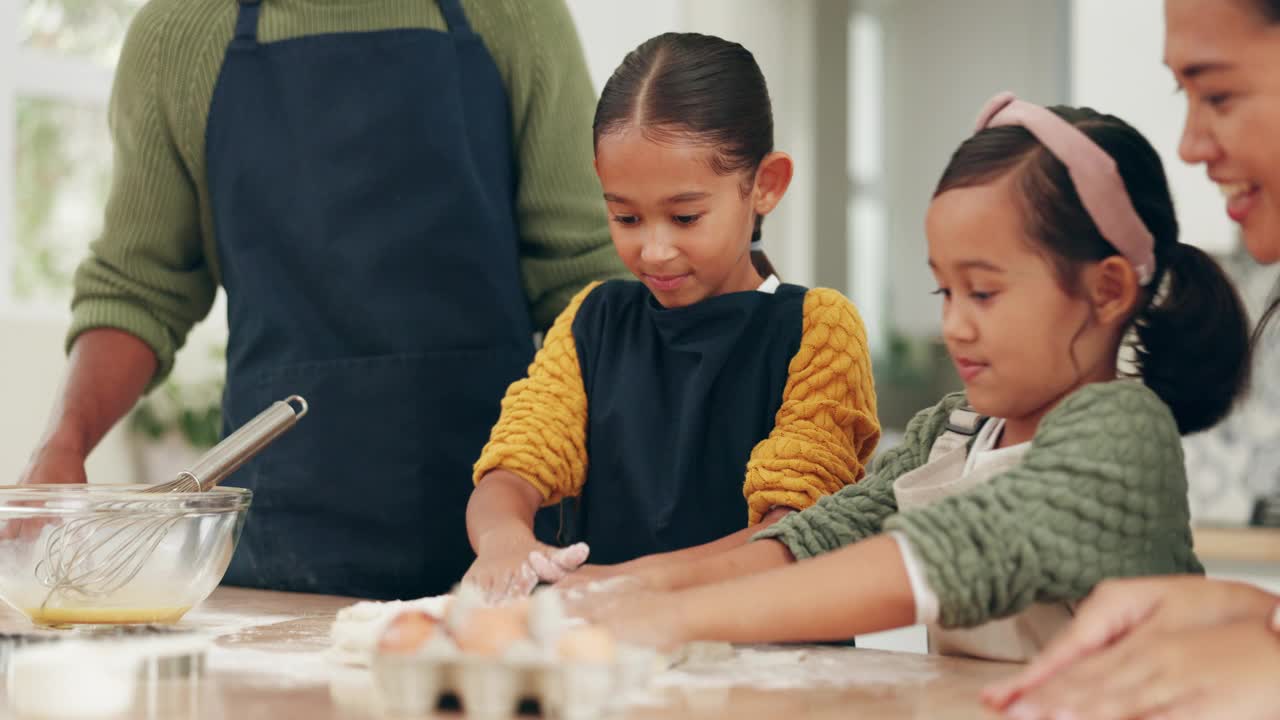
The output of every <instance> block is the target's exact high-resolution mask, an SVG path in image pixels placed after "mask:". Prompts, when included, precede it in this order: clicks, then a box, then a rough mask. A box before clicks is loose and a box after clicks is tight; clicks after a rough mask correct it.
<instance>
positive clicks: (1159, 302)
mask: <svg viewBox="0 0 1280 720" xmlns="http://www.w3.org/2000/svg"><path fill="white" fill-rule="evenodd" d="M1050 110H1052V111H1053V112H1054V113H1056V114H1057V115H1058V116H1060V117H1062V118H1063V119H1065V120H1067V122H1070V123H1071V124H1072V125H1074V126H1076V127H1077V128H1079V129H1080V130H1081V131H1083V132H1084V133H1085V134H1086V135H1088V136H1089V138H1090V139H1092V140H1093V142H1095V143H1097V144H1098V145H1099V146H1100V147H1101V148H1102V149H1103V150H1104V151H1106V153H1107V154H1108V155H1110V156H1111V157H1112V158H1114V159H1115V161H1116V165H1117V169H1118V170H1119V172H1120V177H1121V178H1122V179H1123V181H1124V185H1125V189H1126V190H1127V191H1128V193H1129V197H1130V199H1131V200H1132V202H1133V206H1134V209H1136V210H1137V212H1138V215H1139V217H1141V218H1142V221H1143V223H1144V224H1145V225H1146V226H1147V229H1148V230H1149V231H1150V232H1151V234H1152V235H1153V236H1154V238H1155V256H1156V270H1155V276H1154V278H1153V280H1152V282H1151V284H1150V285H1148V286H1147V288H1145V289H1144V296H1143V298H1142V299H1141V300H1140V305H1139V309H1138V311H1137V312H1136V313H1135V314H1134V317H1133V319H1132V323H1133V330H1134V333H1135V335H1136V336H1137V340H1136V342H1135V344H1134V351H1135V361H1136V364H1137V366H1138V368H1139V374H1140V376H1141V377H1142V381H1143V382H1144V383H1145V384H1146V385H1147V387H1149V388H1151V389H1152V390H1153V391H1155V393H1156V394H1157V395H1159V396H1160V398H1161V399H1162V400H1164V402H1165V403H1166V404H1167V405H1168V406H1169V408H1170V409H1171V410H1172V411H1173V416H1174V418H1175V419H1176V420H1177V423H1178V431H1179V432H1181V433H1183V434H1186V433H1190V432H1196V431H1199V430H1204V429H1206V428H1209V427H1211V426H1213V425H1214V424H1215V423H1217V422H1218V421H1219V420H1221V419H1222V418H1223V417H1224V416H1225V415H1226V414H1227V412H1228V411H1229V410H1230V409H1231V406H1232V404H1233V403H1234V402H1235V400H1236V398H1237V397H1238V396H1239V395H1240V394H1241V393H1242V392H1243V391H1244V388H1245V386H1246V385H1247V384H1248V378H1249V361H1250V351H1249V327H1248V316H1247V314H1246V313H1245V309H1244V305H1243V303H1242V302H1241V301H1240V296H1239V295H1238V294H1237V293H1236V289H1235V286H1234V285H1232V283H1231V281H1230V280H1229V279H1227V276H1226V274H1225V273H1223V271H1222V268H1221V267H1219V266H1218V263H1216V262H1215V261H1214V260H1213V258H1211V257H1209V256H1208V255H1207V254H1205V252H1204V251H1202V250H1200V249H1199V248H1197V247H1194V246H1192V245H1187V244H1185V243H1181V242H1178V220H1177V217H1176V216H1175V214H1174V208H1173V198H1172V197H1171V196H1170V194H1169V184H1168V181H1167V180H1166V179H1165V174H1164V166H1163V165H1162V164H1161V163H1160V156H1159V155H1157V154H1156V151H1155V149H1154V148H1152V147H1151V144H1150V143H1148V142H1147V140H1146V138H1144V137H1143V136H1142V134H1141V133H1139V132H1138V131H1137V130H1135V129H1133V128H1132V127H1131V126H1129V125H1128V124H1127V123H1125V122H1124V121H1123V120H1120V119H1119V118H1116V117H1113V116H1111V115H1102V114H1100V113H1097V112H1095V111H1093V110H1090V109H1087V108H1069V107H1053V108H1050ZM1012 172H1016V173H1018V175H1017V176H1016V177H1015V178H1014V179H1013V187H1014V188H1015V195H1016V196H1017V198H1016V202H1017V204H1018V207H1019V209H1020V210H1021V212H1022V214H1023V217H1024V222H1025V227H1026V232H1027V234H1028V235H1029V236H1030V237H1032V238H1034V239H1035V240H1036V241H1037V243H1038V245H1039V249H1041V250H1044V251H1047V255H1048V256H1049V258H1050V260H1051V262H1052V263H1053V265H1054V267H1055V269H1056V271H1057V276H1058V280H1059V282H1060V283H1061V285H1062V287H1063V289H1064V290H1066V291H1067V292H1068V293H1073V294H1074V293H1076V292H1078V291H1079V275H1080V273H1079V270H1080V266H1081V265H1082V264H1084V263H1087V262H1096V261H1099V260H1102V259H1104V258H1107V257H1109V256H1112V255H1118V254H1119V253H1118V252H1117V251H1116V249H1115V248H1114V247H1113V246H1112V245H1111V244H1110V243H1108V242H1107V241H1106V240H1105V239H1104V238H1103V237H1102V234H1101V233H1100V232H1099V231H1098V228H1097V226H1096V225H1094V222H1093V219H1092V218H1091V217H1090V216H1089V213H1088V212H1087V211H1086V210H1085V209H1084V206H1083V205H1082V204H1081V203H1080V196H1079V195H1078V194H1077V192H1076V188H1075V185H1074V184H1073V183H1072V180H1071V177H1070V175H1068V174H1067V168H1066V166H1065V165H1063V163H1062V162H1061V161H1059V160H1058V159H1057V158H1056V157H1054V155H1053V154H1052V153H1050V152H1049V151H1048V150H1047V149H1046V148H1045V147H1044V146H1043V145H1042V144H1040V142H1039V141H1037V140H1036V139H1035V137H1034V136H1032V134H1031V133H1030V132H1029V131H1028V130H1026V129H1025V128H1023V127H1019V126H1001V127H994V128H988V129H986V130H983V131H982V132H979V133H977V134H976V135H974V136H973V137H971V138H969V139H968V140H966V141H965V142H964V143H963V144H962V145H961V146H960V148H959V149H958V150H956V152H955V154H954V155H952V157H951V162H950V164H948V165H947V169H946V170H945V171H944V172H943V174H942V179H941V181H939V183H938V188H937V190H936V191H935V193H934V197H937V196H938V195H940V194H942V193H944V192H946V191H948V190H952V189H956V188H963V187H973V186H978V185H985V184H987V183H990V182H993V181H996V180H999V179H1001V178H1004V177H1005V176H1007V175H1008V174H1009V173H1012Z"/></svg>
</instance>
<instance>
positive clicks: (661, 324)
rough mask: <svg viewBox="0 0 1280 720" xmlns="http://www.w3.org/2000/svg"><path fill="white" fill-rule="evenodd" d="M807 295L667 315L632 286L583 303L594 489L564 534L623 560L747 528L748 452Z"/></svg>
mask: <svg viewBox="0 0 1280 720" xmlns="http://www.w3.org/2000/svg"><path fill="white" fill-rule="evenodd" d="M804 297H805V288H802V287H799V286H796V285H782V286H781V287H779V288H778V289H777V291H776V293H773V294H769V293H762V292H757V291H749V292H737V293H730V294H727V295H719V296H716V297H713V298H709V299H707V300H704V301H702V302H700V303H697V304H695V305H691V306H688V307H683V308H674V309H667V308H664V307H662V305H660V304H659V303H658V302H657V300H655V299H654V298H653V296H652V294H650V293H649V291H648V289H647V288H645V287H644V285H642V284H640V283H638V282H622V281H613V282H608V283H605V284H604V285H601V286H600V287H599V288H597V289H596V290H595V291H594V292H592V293H591V294H590V295H588V296H587V298H586V300H584V301H583V304H582V306H581V307H580V308H579V310H578V313H577V315H576V316H575V318H574V323H573V335H574V340H575V344H576V347H577V352H578V363H579V366H580V367H581V370H582V380H583V386H584V388H585V389H586V391H587V406H588V407H587V417H588V420H587V453H588V457H589V462H588V470H587V479H586V485H585V486H584V488H583V492H582V496H581V498H580V499H579V501H578V507H577V512H576V513H572V514H570V513H566V515H567V516H568V517H570V518H571V519H572V520H573V527H572V528H571V529H570V531H569V532H567V533H566V535H567V536H568V537H567V538H566V539H572V540H583V541H585V542H587V543H588V544H589V545H590V546H591V562H593V563H604V564H611V563H618V562H625V561H627V560H631V559H633V558H636V557H640V556H642V555H648V554H651V553H658V552H668V551H671V550H681V549H684V548H687V547H692V546H694V545H700V544H702V543H706V542H711V541H712V540H717V539H719V538H721V537H724V536H725V535H729V534H732V533H734V532H737V531H739V530H741V529H743V528H745V527H746V526H747V502H746V499H745V498H744V497H743V495H742V486H743V482H744V481H745V479H746V470H747V460H749V459H750V457H751V451H752V449H753V448H754V447H755V446H756V444H757V443H759V442H760V441H761V440H764V439H765V438H767V437H768V436H769V433H770V431H772V429H773V426H774V422H775V416H776V415H777V413H778V408H779V407H780V406H781V404H782V393H783V390H784V389H785V387H786V383H787V370H788V366H789V365H790V362H791V359H792V357H794V356H795V354H796V352H797V351H798V350H799V349H800V338H801V334H802V331H803V326H802V323H803V317H804Z"/></svg>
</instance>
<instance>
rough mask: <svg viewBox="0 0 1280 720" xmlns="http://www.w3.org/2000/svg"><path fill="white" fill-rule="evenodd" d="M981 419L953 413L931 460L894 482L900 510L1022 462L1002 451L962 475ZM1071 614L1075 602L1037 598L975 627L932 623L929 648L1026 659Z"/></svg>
mask: <svg viewBox="0 0 1280 720" xmlns="http://www.w3.org/2000/svg"><path fill="white" fill-rule="evenodd" d="M980 424H981V419H980V418H978V417H977V415H975V414H974V413H972V412H969V411H965V410H957V411H955V412H954V413H952V419H951V422H950V423H948V429H947V432H945V433H944V434H943V435H941V436H939V437H938V439H937V440H935V441H934V444H933V449H932V450H931V451H930V452H929V462H927V463H925V464H924V465H923V466H921V467H918V468H916V469H915V470H912V471H911V472H908V473H904V474H903V475H901V476H900V477H899V478H898V479H897V480H896V481H895V482H894V484H893V492H894V495H895V497H896V498H897V502H898V511H899V512H905V511H907V510H911V509H912V508H919V507H924V506H926V505H930V504H932V503H935V502H938V501H939V500H942V499H943V498H946V497H951V496H953V495H959V494H961V493H964V492H967V491H969V490H972V489H973V488H976V487H978V486H979V485H981V484H982V483H985V482H987V481H989V480H990V479H991V478H993V477H995V476H996V475H999V474H1000V473H1002V472H1004V471H1006V470H1009V469H1011V468H1013V467H1015V466H1017V465H1018V463H1020V462H1021V461H1022V455H1023V453H1002V454H1001V455H1000V456H997V457H996V458H993V459H992V460H991V462H990V463H987V464H984V465H981V466H979V467H977V468H974V470H973V471H972V472H970V473H969V474H968V475H965V474H964V466H965V460H966V458H967V456H968V447H967V444H968V442H969V440H970V439H971V438H972V436H973V435H974V433H976V432H977V428H978V426H979V425H980ZM1072 614H1073V607H1072V606H1071V605H1070V604H1067V603H1052V604H1049V603H1035V604H1033V605H1031V606H1030V607H1028V608H1027V609H1025V610H1023V611H1022V612H1020V613H1018V614H1017V615H1013V616H1011V617H1007V618H1003V619H1000V620H992V621H990V622H987V623H985V624H983V625H979V626H978V627H975V628H952V629H944V628H943V627H941V626H940V625H937V624H933V625H930V626H929V652H931V653H939V654H942V655H966V656H970V657H976V658H983V659H987V660H1003V661H1008V662H1025V661H1027V660H1030V659H1031V658H1032V657H1034V656H1035V655H1036V654H1037V653H1038V652H1039V651H1040V650H1042V649H1043V648H1044V646H1045V645H1046V644H1048V642H1049V640H1050V639H1052V638H1053V636H1054V635H1056V634H1057V633H1058V631H1060V630H1062V629H1063V628H1064V627H1066V625H1067V623H1068V622H1069V621H1070V620H1071V616H1072Z"/></svg>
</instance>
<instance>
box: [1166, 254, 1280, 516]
mask: <svg viewBox="0 0 1280 720" xmlns="http://www.w3.org/2000/svg"><path fill="white" fill-rule="evenodd" d="M1224 265H1225V266H1226V267H1227V271H1228V272H1229V273H1230V274H1231V276H1232V277H1234V278H1235V280H1236V283H1237V286H1238V287H1239V288H1240V291H1241V293H1242V294H1243V295H1244V297H1245V303H1246V304H1247V305H1248V306H1249V314H1250V317H1252V318H1254V319H1255V320H1256V319H1257V318H1259V317H1260V316H1261V314H1262V311H1263V310H1264V309H1265V308H1266V306H1267V304H1268V302H1269V301H1270V299H1273V298H1275V297H1276V295H1277V292H1278V291H1280V285H1278V284H1277V279H1278V278H1280V266H1272V267H1259V266H1258V264H1257V263H1255V262H1253V261H1252V260H1250V259H1249V258H1248V257H1247V256H1244V255H1243V254H1240V256H1238V257H1233V258H1230V259H1227V260H1225V261H1224ZM1278 381H1280V317H1277V318H1276V319H1275V320H1273V321H1272V324H1271V326H1270V329H1269V331H1268V332H1267V333H1266V334H1265V335H1264V337H1263V339H1262V341H1261V343H1260V347H1259V348H1258V353H1257V355H1256V356H1255V358H1254V366H1253V384H1252V387H1251V388H1250V392H1249V395H1248V396H1247V397H1246V398H1244V400H1243V401H1242V402H1241V403H1240V404H1239V405H1238V406H1237V407H1236V409H1235V411H1234V412H1233V413H1232V414H1231V415H1230V416H1229V417H1228V418H1227V419H1226V420H1225V421H1223V422H1222V423H1220V424H1219V425H1218V426H1216V427H1214V428H1212V429H1210V430H1208V431H1206V432H1203V433H1199V434H1196V435H1192V436H1189V437H1187V438H1186V439H1185V440H1184V441H1183V448H1184V449H1185V451H1186V456H1187V478H1188V481H1189V482H1190V486H1191V514H1192V517H1193V518H1194V519H1195V520H1197V521H1199V522H1213V523H1228V524H1233V525H1236V524H1244V523H1246V522H1248V520H1249V515H1250V512H1251V511H1252V509H1253V503H1254V501H1255V500H1256V499H1257V497H1258V496H1260V495H1265V494H1269V493H1274V492H1277V491H1280V382H1278Z"/></svg>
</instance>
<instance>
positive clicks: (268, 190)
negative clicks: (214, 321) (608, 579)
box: [206, 0, 533, 599]
mask: <svg viewBox="0 0 1280 720" xmlns="http://www.w3.org/2000/svg"><path fill="white" fill-rule="evenodd" d="M424 1H425V0H424ZM268 2H270V0H268ZM437 2H438V4H439V6H440V10H441V11H442V13H443V14H444V17H445V19H446V21H447V24H448V31H447V32H441V31H433V30H420V29H400V30H389V31H381V32H360V33H337V34H325V35H313V36H307V37H300V38H296V39H290V40H284V41H280V42H274V43H269V44H262V43H259V42H258V37H257V35H258V13H259V9H260V5H259V2H258V0H241V3H240V10H239V17H238V19H237V22H236V32H235V38H234V40H233V41H232V42H231V44H230V46H229V47H228V49H227V53H226V57H225V60H224V62H223V66H222V72H221V75H220V76H219V78H218V82H217V86H216V88H215V91H214V96H213V103H212V106H211V108H210V111H209V121H208V130H207V133H208V134H207V138H206V139H207V148H208V149H207V152H208V172H209V178H208V179H209V189H210V197H211V202H212V205H213V215H214V228H215V232H216V238H217V247H218V257H219V260H220V262H221V269H222V281H223V285H224V286H225V288H226V291H227V301H228V308H227V316H228V317H227V322H228V326H229V327H230V338H229V344H228V347H227V386H226V392H225V396H224V399H223V410H224V417H225V426H226V428H224V429H227V428H234V427H237V426H239V425H240V424H242V423H244V422H245V421H247V420H248V419H249V418H251V417H253V415H254V414H256V413H257V412H259V411H260V410H262V409H263V408H265V407H266V406H267V405H268V404H270V402H271V401H273V400H277V399H282V398H284V397H286V396H288V395H291V394H294V393H296V394H299V395H302V396H303V397H305V398H306V399H307V401H308V402H309V403H310V406H311V411H310V413H309V414H308V415H307V417H306V419H305V420H303V421H302V422H301V423H299V424H298V426H297V427H296V428H295V429H294V430H292V431H291V432H289V433H288V434H286V435H285V436H283V437H282V438H281V439H280V440H278V441H277V442H276V443H275V444H274V445H273V446H272V447H270V448H268V449H267V450H266V451H265V452H264V453H263V454H262V455H260V456H259V457H258V458H257V459H255V460H254V461H253V462H251V463H250V464H248V465H247V466H246V467H245V468H244V469H242V470H241V471H239V472H238V473H237V474H236V475H235V476H234V477H233V478H232V480H231V481H230V482H229V484H232V485H239V486H243V487H247V488H250V489H252V490H253V492H254V498H253V505H252V507H251V510H250V514H249V520H248V523H247V524H246V526H245V530H244V533H243V536H242V538H241V541H240V545H239V548H238V550H237V552H236V555H235V558H234V559H233V561H232V565H231V568H230V570H229V571H228V573H227V577H226V581H227V582H228V583H231V584H236V585H246V586H251V587H260V588H271V589H279V590H295V591H303V592H321V593H334V594H343V595H354V596H361V597H368V598H379V599H385V598H404V597H415V596H422V595H432V594H437V593H441V592H445V591H447V590H448V589H449V588H450V586H451V585H452V584H453V583H455V582H457V581H458V580H459V579H460V578H461V577H462V574H463V573H464V572H465V571H466V568H467V566H468V565H469V564H470V562H471V560H472V555H471V550H470V547H469V545H468V543H467V535H466V529H465V523H464V516H465V507H466V503H467V499H468V497H469V495H470V492H471V487H472V486H471V480H470V477H471V465H472V463H473V462H474V461H475V459H476V458H477V457H478V456H479V453H480V449H481V448H482V447H483V445H484V442H485V440H486V439H487V438H488V433H489V430H490V428H491V427H492V425H493V423H494V422H495V421H496V420H497V416H498V411H499V402H500V400H501V398H502V395H503V393H504V392H505V390H506V388H507V386H508V385H509V384H510V383H511V382H513V381H514V380H516V379H518V378H519V377H520V376H521V375H523V373H524V372H525V369H526V367H527V365H528V363H529V361H530V360H531V358H532V353H533V347H532V327H531V321H530V318H529V310H528V305H527V302H526V300H525V298H524V296H523V292H522V289H521V288H522V286H521V282H520V274H519V267H518V238H517V233H516V226H515V217H514V197H515V183H516V180H515V169H514V161H513V155H512V149H511V120H510V109H509V107H508V103H507V97H506V93H505V91H504V89H503V85H502V80H501V77H500V76H499V74H498V70H497V68H496V66H495V65H494V63H493V61H492V59H491V58H490V56H489V54H488V52H487V51H486V49H485V46H484V44H483V43H482V42H481V40H480V38H479V37H478V36H477V35H476V34H475V33H473V32H472V30H471V28H470V26H469V25H468V23H467V18H466V16H465V15H464V14H463V12H462V9H461V7H460V6H459V4H458V0H437Z"/></svg>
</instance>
